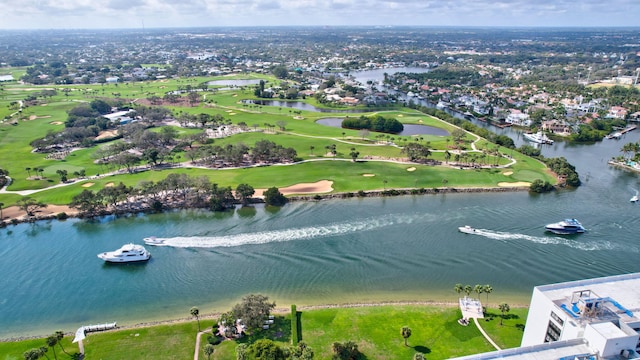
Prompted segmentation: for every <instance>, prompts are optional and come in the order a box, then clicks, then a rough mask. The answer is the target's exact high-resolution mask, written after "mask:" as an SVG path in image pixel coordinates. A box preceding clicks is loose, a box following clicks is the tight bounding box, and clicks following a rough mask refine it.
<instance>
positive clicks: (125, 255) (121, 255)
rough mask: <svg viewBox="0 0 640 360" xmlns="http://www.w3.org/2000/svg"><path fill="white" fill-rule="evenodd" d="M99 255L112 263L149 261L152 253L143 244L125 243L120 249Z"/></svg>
mask: <svg viewBox="0 0 640 360" xmlns="http://www.w3.org/2000/svg"><path fill="white" fill-rule="evenodd" d="M98 257H99V258H100V259H102V260H104V261H106V262H110V263H129V262H138V261H147V260H149V258H151V254H150V253H149V252H148V251H147V249H145V248H144V246H142V245H136V244H125V245H123V246H122V247H121V248H120V249H118V250H115V251H107V252H103V253H100V254H98Z"/></svg>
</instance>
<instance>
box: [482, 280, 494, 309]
mask: <svg viewBox="0 0 640 360" xmlns="http://www.w3.org/2000/svg"><path fill="white" fill-rule="evenodd" d="M482 290H483V291H484V293H485V294H487V308H488V307H489V294H490V293H492V292H493V288H492V287H491V285H489V284H487V285H485V286H484V288H483V289H482Z"/></svg>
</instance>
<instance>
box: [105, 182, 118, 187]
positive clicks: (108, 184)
mask: <svg viewBox="0 0 640 360" xmlns="http://www.w3.org/2000/svg"><path fill="white" fill-rule="evenodd" d="M113 185H115V184H114V183H112V182H110V183H106V184H105V185H104V187H112V186H113Z"/></svg>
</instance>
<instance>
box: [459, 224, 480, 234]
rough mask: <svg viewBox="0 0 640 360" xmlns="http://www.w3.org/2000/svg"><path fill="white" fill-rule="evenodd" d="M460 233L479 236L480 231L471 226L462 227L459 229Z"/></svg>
mask: <svg viewBox="0 0 640 360" xmlns="http://www.w3.org/2000/svg"><path fill="white" fill-rule="evenodd" d="M458 231H460V232H461V233H465V234H477V233H478V230H477V229H474V228H472V227H471V226H468V225H467V226H460V227H459V228H458Z"/></svg>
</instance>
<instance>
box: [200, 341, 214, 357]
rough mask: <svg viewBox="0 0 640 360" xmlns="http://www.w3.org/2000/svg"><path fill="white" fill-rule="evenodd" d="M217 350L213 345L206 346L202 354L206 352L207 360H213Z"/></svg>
mask: <svg viewBox="0 0 640 360" xmlns="http://www.w3.org/2000/svg"><path fill="white" fill-rule="evenodd" d="M215 350H216V349H215V348H214V347H213V345H211V344H207V345H205V346H204V349H203V350H202V352H204V354H205V355H207V360H208V359H211V354H213V352H214V351H215Z"/></svg>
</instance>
